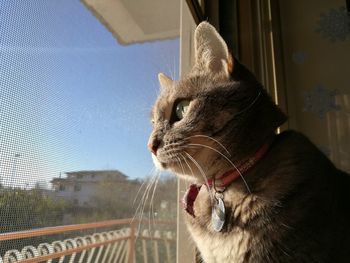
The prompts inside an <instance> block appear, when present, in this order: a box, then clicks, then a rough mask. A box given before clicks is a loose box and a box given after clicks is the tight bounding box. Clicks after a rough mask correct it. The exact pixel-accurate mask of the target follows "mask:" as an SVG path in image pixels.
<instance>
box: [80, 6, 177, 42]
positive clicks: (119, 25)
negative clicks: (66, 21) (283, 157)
mask: <svg viewBox="0 0 350 263" xmlns="http://www.w3.org/2000/svg"><path fill="white" fill-rule="evenodd" d="M81 1H82V2H83V3H84V5H85V6H86V7H87V8H88V9H89V10H90V11H91V12H92V13H93V14H94V15H95V16H96V18H97V19H99V21H100V22H101V23H102V24H104V25H105V26H106V28H107V29H108V30H109V31H110V32H111V33H112V34H113V36H114V37H115V38H116V39H117V40H118V42H119V43H120V44H122V45H128V44H133V43H142V42H148V41H156V40H161V39H170V38H176V37H178V36H179V27H180V26H179V25H180V1H177V0H81Z"/></svg>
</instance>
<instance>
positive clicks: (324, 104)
mask: <svg viewBox="0 0 350 263" xmlns="http://www.w3.org/2000/svg"><path fill="white" fill-rule="evenodd" d="M337 94H338V92H337V91H335V90H329V89H326V88H325V87H324V86H322V85H317V86H315V87H314V88H313V89H311V90H310V91H307V92H305V93H304V111H307V112H312V113H314V114H316V115H317V116H318V117H319V118H320V119H322V118H324V117H325V115H326V113H327V112H329V111H332V110H340V107H339V106H338V105H336V102H335V96H336V95H337Z"/></svg>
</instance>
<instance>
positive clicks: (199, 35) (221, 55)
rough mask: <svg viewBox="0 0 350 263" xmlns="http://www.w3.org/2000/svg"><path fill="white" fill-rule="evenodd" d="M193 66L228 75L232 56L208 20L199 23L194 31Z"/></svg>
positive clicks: (230, 70)
mask: <svg viewBox="0 0 350 263" xmlns="http://www.w3.org/2000/svg"><path fill="white" fill-rule="evenodd" d="M194 48H195V66H196V67H198V68H199V69H200V70H205V71H209V72H211V73H214V74H216V73H220V74H224V75H225V76H227V77H228V76H229V75H230V74H231V73H232V71H233V63H234V61H233V57H232V56H231V54H230V52H229V51H228V48H227V45H226V43H225V41H224V40H223V38H222V37H221V36H220V35H219V33H218V32H217V31H216V29H215V28H214V27H213V26H212V25H211V24H209V23H208V22H202V23H200V24H199V25H198V26H197V28H196V31H195V33H194Z"/></svg>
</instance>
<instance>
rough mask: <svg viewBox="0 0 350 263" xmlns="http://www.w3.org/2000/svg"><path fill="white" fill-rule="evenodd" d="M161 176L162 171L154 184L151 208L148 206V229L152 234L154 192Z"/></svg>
mask: <svg viewBox="0 0 350 263" xmlns="http://www.w3.org/2000/svg"><path fill="white" fill-rule="evenodd" d="M159 178H160V173H158V175H157V177H156V180H155V183H154V186H153V191H152V196H151V201H150V203H149V208H148V231H149V233H150V234H151V213H152V222H153V225H154V207H153V200H154V194H155V192H156V189H157V185H158V182H159Z"/></svg>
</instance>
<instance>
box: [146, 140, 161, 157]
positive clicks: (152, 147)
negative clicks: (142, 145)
mask: <svg viewBox="0 0 350 263" xmlns="http://www.w3.org/2000/svg"><path fill="white" fill-rule="evenodd" d="M159 144H160V142H159V141H158V140H154V141H152V142H150V143H148V144H147V147H148V149H149V150H150V151H151V152H152V153H153V154H154V155H157V150H158V147H159Z"/></svg>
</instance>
